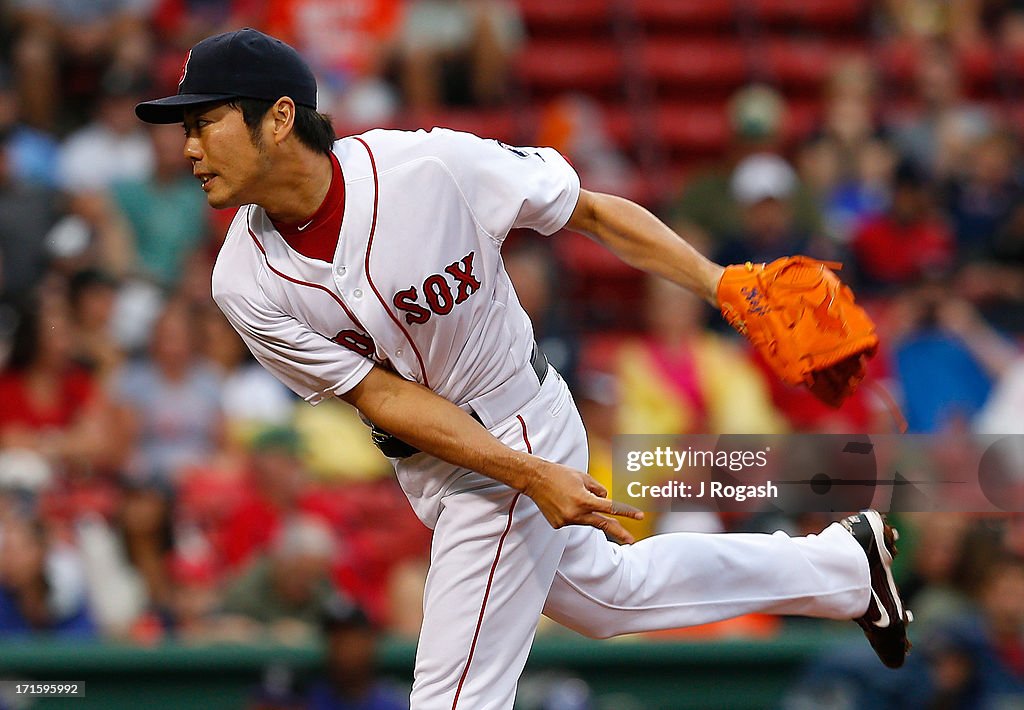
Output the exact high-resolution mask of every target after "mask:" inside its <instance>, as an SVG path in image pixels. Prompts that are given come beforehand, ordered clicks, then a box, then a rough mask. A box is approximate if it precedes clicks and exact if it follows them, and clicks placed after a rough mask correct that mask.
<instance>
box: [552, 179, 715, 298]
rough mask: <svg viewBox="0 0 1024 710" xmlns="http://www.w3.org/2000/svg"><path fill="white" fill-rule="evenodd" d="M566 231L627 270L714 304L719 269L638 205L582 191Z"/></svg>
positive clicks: (619, 198)
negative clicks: (607, 252)
mask: <svg viewBox="0 0 1024 710" xmlns="http://www.w3.org/2000/svg"><path fill="white" fill-rule="evenodd" d="M568 227H569V229H572V230H574V231H577V232H581V233H583V234H586V235H587V236H589V237H591V238H592V239H594V240H595V241H597V242H599V243H601V244H603V245H604V246H606V247H607V248H609V249H610V250H612V251H613V252H615V254H616V255H617V256H618V257H619V258H620V259H622V260H623V261H625V262H626V263H627V264H629V265H630V266H633V267H635V268H637V269H641V270H643V271H647V272H649V273H652V274H656V275H658V276H662V277H664V278H666V279H669V280H670V281H674V282H675V283H677V284H679V285H680V286H683V287H684V288H687V289H689V290H690V291H692V292H693V293H695V294H697V295H698V296H700V297H701V298H703V299H704V300H706V301H708V302H709V303H711V304H712V305H716V296H715V289H716V286H717V285H718V281H719V279H720V278H721V276H722V267H721V266H719V265H718V264H715V263H714V262H713V261H711V260H709V259H707V258H705V257H704V256H703V255H702V254H700V253H699V252H698V251H697V250H696V249H694V248H693V247H692V246H691V245H690V244H689V243H688V242H686V240H684V239H683V238H682V237H680V236H679V235H678V234H676V233H675V232H673V231H672V230H671V229H670V228H669V227H668V226H667V225H666V224H665V223H664V222H662V221H661V220H659V219H658V218H657V217H655V216H654V215H653V214H651V213H650V212H649V211H647V210H646V209H644V208H643V207H641V206H640V205H638V204H636V203H634V202H631V201H629V200H626V199H623V198H621V197H616V196H614V195H606V194H602V193H596V192H588V191H586V190H584V191H582V192H581V193H580V201H579V203H578V204H577V207H576V211H575V212H574V213H573V215H572V218H571V219H570V220H569V224H568Z"/></svg>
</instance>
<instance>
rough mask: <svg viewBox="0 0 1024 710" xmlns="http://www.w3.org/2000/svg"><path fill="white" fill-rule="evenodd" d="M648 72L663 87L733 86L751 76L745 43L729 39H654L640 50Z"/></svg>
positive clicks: (641, 58) (643, 67)
mask: <svg viewBox="0 0 1024 710" xmlns="http://www.w3.org/2000/svg"><path fill="white" fill-rule="evenodd" d="M640 61H641V67H642V69H643V71H644V73H645V74H646V75H647V76H648V77H649V78H651V79H653V80H654V82H655V83H656V84H657V85H659V86H660V87H666V88H677V89H678V88H690V89H692V88H719V89H723V90H729V89H732V88H735V87H737V86H739V85H740V84H742V83H743V82H745V81H746V80H747V78H748V74H749V72H748V66H747V56H746V52H745V50H744V48H743V45H742V44H740V43H739V42H737V41H729V40H709V39H697V40H683V39H680V40H664V39H650V40H648V41H647V42H645V43H644V44H643V46H642V47H641V50H640Z"/></svg>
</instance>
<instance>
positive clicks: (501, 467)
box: [343, 368, 544, 491]
mask: <svg viewBox="0 0 1024 710" xmlns="http://www.w3.org/2000/svg"><path fill="white" fill-rule="evenodd" d="M343 399H344V400H345V401H347V402H348V403H349V404H352V405H353V406H355V407H356V408H358V409H359V411H361V412H362V413H363V414H364V415H365V416H366V417H367V418H368V419H370V421H372V422H373V423H374V424H376V425H377V426H378V427H380V428H381V429H384V430H385V431H387V432H389V433H391V434H393V435H395V436H397V437H398V438H399V439H401V440H402V441H404V442H406V443H408V444H411V445H412V446H415V447H416V448H417V449H419V450H421V451H424V452H426V453H428V454H430V455H432V456H436V457H437V458H439V459H442V460H444V461H447V462H448V463H451V464H454V465H456V466H459V467H462V468H467V469H469V470H471V471H477V472H479V473H482V474H484V475H485V476H488V477H490V478H493V479H494V480H496V481H500V482H501V483H504V484H506V485H508V486H509V487H511V488H514V489H516V490H519V491H522V490H525V489H526V488H527V487H528V486H529V485H530V483H531V482H532V480H533V479H534V478H535V477H536V476H538V475H540V473H539V472H540V469H541V468H542V467H543V465H544V462H543V461H542V460H541V459H539V458H537V457H535V456H531V455H530V454H526V453H523V452H520V451H516V450H514V449H511V448H509V447H508V446H505V445H504V444H502V443H501V442H500V441H498V440H497V439H496V438H495V437H494V435H493V434H491V433H490V432H489V431H487V429H485V428H484V427H483V426H482V425H481V424H480V422H478V421H477V420H475V419H474V418H473V417H471V416H470V415H469V414H467V413H466V412H464V411H463V410H461V409H459V408H458V407H457V406H455V405H454V404H452V403H451V402H449V401H448V400H446V399H444V398H443V397H440V396H438V395H437V394H435V393H433V392H431V391H430V390H428V389H427V388H425V387H422V386H420V385H418V384H416V383H415V382H408V381H406V380H403V379H401V378H400V377H398V376H396V375H394V374H392V373H389V372H385V371H383V370H378V369H376V368H375V369H374V370H373V371H372V372H371V373H370V374H369V375H367V377H366V378H365V379H364V380H363V382H361V383H360V384H359V385H358V386H356V388H355V389H353V390H352V391H351V392H350V393H348V394H346V395H344V396H343Z"/></svg>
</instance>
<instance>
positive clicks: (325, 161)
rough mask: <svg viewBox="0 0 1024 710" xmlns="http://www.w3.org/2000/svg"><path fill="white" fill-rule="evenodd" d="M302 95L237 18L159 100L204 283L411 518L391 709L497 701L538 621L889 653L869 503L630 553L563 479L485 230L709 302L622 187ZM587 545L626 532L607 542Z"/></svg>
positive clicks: (709, 295) (281, 61) (538, 378)
mask: <svg viewBox="0 0 1024 710" xmlns="http://www.w3.org/2000/svg"><path fill="white" fill-rule="evenodd" d="M316 99H317V95H316V82H315V80H314V77H313V75H312V74H311V72H310V70H309V68H308V67H307V66H306V64H305V63H304V62H303V61H302V59H301V58H300V57H299V56H298V54H297V53H296V52H295V51H294V50H293V49H292V48H291V47H289V46H287V45H286V44H284V43H282V42H280V41H278V40H276V39H274V38H272V37H269V36H267V35H264V34H262V33H260V32H257V31H255V30H252V29H243V30H239V31H237V32H232V33H226V34H221V35H217V36H214V37H210V38H207V39H205V40H203V41H201V42H199V43H198V44H197V45H196V46H194V47H193V48H192V49H191V51H190V52H189V55H188V58H187V60H186V62H185V66H184V69H183V71H182V76H181V80H180V82H179V86H178V93H177V94H176V95H175V96H170V97H167V98H163V99H158V100H153V101H147V102H144V103H142V104H139V105H138V106H137V107H136V113H137V114H138V116H139V118H141V119H142V120H143V121H148V122H152V123H173V122H182V123H183V124H184V128H185V145H184V153H185V157H186V158H187V159H188V160H189V161H191V163H192V166H193V172H194V174H195V176H196V178H197V179H198V180H199V181H200V182H201V184H202V189H203V190H204V191H205V192H206V195H207V198H208V201H209V203H210V205H212V206H213V207H216V208H227V207H237V208H238V211H237V213H236V215H235V218H234V221H233V222H232V223H231V226H230V228H229V230H228V234H227V237H226V239H225V242H224V244H223V246H222V248H221V251H220V254H219V256H218V259H217V264H216V267H215V269H214V274H213V295H214V298H215V299H216V301H217V303H218V304H219V306H220V307H221V309H222V310H223V311H224V314H225V315H226V317H227V318H228V320H229V321H230V322H231V324H232V325H233V326H234V327H235V328H236V329H237V330H238V332H239V333H240V334H241V336H242V338H243V339H244V340H245V342H246V343H247V345H248V346H249V348H250V349H251V350H252V352H253V354H254V355H255V356H256V358H257V359H258V360H259V361H260V362H261V363H262V364H263V365H264V366H265V367H266V368H267V369H268V370H270V371H271V372H272V373H273V374H274V375H276V376H277V377H278V378H280V379H281V381H283V382H284V383H285V384H287V385H288V386H289V387H290V388H291V389H293V390H294V391H295V392H296V393H298V394H299V395H300V396H301V397H303V398H304V399H305V400H306V401H307V402H309V403H310V404H314V405H315V404H317V403H318V402H320V401H322V400H324V399H325V398H327V397H340V398H341V399H343V400H345V401H346V402H348V403H350V404H352V405H353V406H355V407H356V408H357V409H358V410H359V411H360V413H361V415H362V416H363V417H364V418H365V419H366V420H367V421H368V422H372V425H373V432H374V437H375V440H376V441H377V442H378V445H379V446H380V447H381V449H382V450H383V451H384V452H385V453H386V454H387V455H388V456H389V457H391V458H392V460H393V462H394V467H395V471H396V473H397V476H398V480H399V482H400V483H401V486H402V488H403V489H404V490H405V493H406V495H407V496H408V498H409V501H410V503H411V504H412V506H413V508H414V509H415V511H416V513H417V515H418V516H419V517H420V519H421V520H423V522H424V523H425V524H426V525H428V526H429V527H431V528H433V530H434V536H433V544H432V548H431V563H430V571H429V573H428V576H427V581H426V590H425V599H424V621H423V627H422V630H421V634H420V639H419V645H418V649H417V654H416V669H415V681H414V684H413V689H412V707H413V708H415V709H416V710H433V709H435V708H437V709H440V708H444V709H445V710H453V709H454V708H464V709H466V710H484V709H490V708H501V709H506V710H507V709H509V708H511V707H512V705H513V700H514V697H515V689H516V683H517V681H518V677H519V674H520V672H521V670H522V668H523V665H524V664H525V662H526V658H527V654H528V652H529V649H530V645H531V643H532V640H533V636H534V632H535V630H536V625H537V622H538V619H539V616H540V614H541V613H544V614H546V615H547V616H549V617H550V618H552V619H554V620H556V621H558V622H560V623H562V624H564V625H565V626H568V627H569V628H572V629H575V630H577V631H579V632H580V633H583V634H585V635H587V636H592V637H600V638H603V637H609V636H615V635H617V634H625V633H633V632H638V631H648V630H654V629H664V628H674V627H681V626H689V625H694V624H703V623H706V622H712V621H716V620H720V619H725V618H728V617H732V616H736V615H739V614H747V613H750V612H767V613H775V614H801V615H807V616H815V617H825V618H832V619H854V620H857V621H858V623H860V624H861V626H862V627H863V628H864V629H865V631H866V633H867V635H868V638H869V640H870V641H871V643H872V645H873V646H874V647H875V649H876V651H877V652H878V654H879V656H880V657H881V658H882V660H883V662H884V663H885V664H886V665H889V666H894V667H895V666H899V665H901V664H902V663H903V659H904V655H905V654H906V651H907V648H908V643H907V640H906V633H905V622H906V621H908V620H909V619H908V612H906V611H905V610H904V608H903V604H902V601H901V599H900V596H899V592H898V591H897V589H896V587H895V585H894V584H893V582H892V576H891V572H890V565H891V562H892V554H893V552H894V548H893V542H892V541H893V531H892V530H891V528H889V527H888V525H887V524H886V523H885V522H884V521H883V519H882V518H881V517H880V516H879V515H878V513H876V512H874V511H865V512H863V513H861V514H860V515H856V516H852V517H850V518H848V519H847V520H845V521H843V524H838V523H837V524H833V525H831V526H829V527H828V528H826V529H825V530H824V531H822V532H821V533H820V534H818V535H811V536H807V537H797V538H794V537H789V536H787V535H785V534H784V533H781V532H779V533H775V534H773V535H760V534H721V535H704V534H673V535H661V536H654V537H652V538H649V539H646V540H643V541H641V542H639V543H636V544H628V543H632V542H633V540H632V538H631V537H630V535H629V533H628V532H627V531H626V530H625V529H624V528H623V526H622V524H621V523H620V522H619V521H618V520H616V519H615V517H613V516H626V517H633V518H639V517H641V513H640V512H639V511H637V510H636V509H634V508H632V507H630V506H628V505H624V504H621V503H617V502H614V501H612V500H609V499H608V498H607V492H606V490H605V489H604V488H602V487H601V486H600V485H599V484H598V483H597V482H596V481H595V480H594V479H592V478H591V477H590V476H588V475H587V474H586V473H584V471H586V469H587V443H586V436H585V431H584V428H583V423H582V421H581V420H580V416H579V414H578V412H577V410H576V406H575V404H574V403H573V400H572V397H571V395H570V393H569V391H568V388H567V387H566V386H565V384H564V382H563V381H562V378H561V377H560V376H559V374H558V372H556V371H555V370H554V369H553V368H552V367H550V366H549V365H548V363H547V360H546V359H545V357H544V354H543V353H542V352H540V350H539V349H538V348H537V347H536V345H535V344H534V339H533V331H532V326H531V324H530V321H529V319H528V318H527V316H526V314H525V312H524V311H523V309H522V307H521V306H520V304H519V302H518V300H517V298H516V294H515V291H514V289H513V287H512V284H511V282H510V281H509V278H508V276H507V274H506V273H505V270H504V268H503V266H502V261H501V245H502V241H503V240H504V239H505V236H506V235H507V234H508V233H509V230H511V229H513V228H517V227H526V228H531V229H534V230H536V231H538V232H540V233H541V234H545V235H549V234H552V233H554V232H557V231H558V230H560V229H562V228H563V227H564V228H568V229H572V230H575V231H579V232H583V233H585V234H588V235H590V236H591V237H593V238H594V239H596V240H597V241H599V242H600V243H602V244H604V245H606V246H607V247H608V248H610V249H611V250H613V251H614V252H615V253H616V254H618V255H619V256H620V257H622V258H623V259H624V260H625V261H626V262H628V263H630V264H632V265H634V266H636V267H639V268H642V269H645V270H647V271H649V272H651V273H654V274H657V275H658V276H661V277H664V278H667V279H670V280H672V281H674V282H676V283H678V284H681V285H683V286H684V287H686V288H688V289H690V290H691V291H693V292H695V293H697V294H699V295H700V296H702V297H703V298H704V299H706V300H707V301H709V302H710V303H712V304H714V303H715V302H716V285H717V284H718V282H719V280H720V279H721V277H722V275H723V268H722V267H720V266H718V265H716V264H714V263H712V262H710V261H708V260H707V259H705V258H703V257H702V256H701V255H700V254H698V253H697V252H696V251H695V250H694V249H692V248H691V247H690V246H689V245H688V244H687V243H686V242H685V241H683V240H682V239H681V238H680V237H679V236H678V235H676V234H675V233H674V232H672V231H671V230H670V229H669V228H668V227H666V226H665V225H664V224H663V223H661V222H660V221H658V220H657V219H656V218H655V217H654V216H653V215H651V214H650V213H649V212H647V211H646V210H644V209H643V208H641V207H639V206H638V205H636V204H634V203H632V202H629V201H627V200H625V199H621V198H618V197H614V196H611V195H605V194H598V193H593V192H588V191H586V190H583V189H581V187H580V181H579V178H578V176H577V174H576V172H575V171H574V170H573V168H572V167H571V166H570V165H569V164H568V163H567V162H566V161H565V159H564V158H563V157H562V156H561V155H560V154H559V153H558V152H556V151H555V150H552V149H550V148H517V147H511V146H508V145H504V144H502V143H499V142H497V141H494V140H485V139H481V138H478V137H477V136H474V135H469V134H465V133H458V132H453V131H448V130H443V129H434V130H432V131H429V132H427V131H417V132H403V131H385V130H373V131H369V132H367V133H365V134H363V135H358V136H352V137H348V138H343V139H341V140H337V141H336V140H335V138H334V132H333V128H332V127H331V124H330V121H329V119H327V118H326V117H324V116H321V115H320V114H318V113H317V112H316ZM606 534H607V535H608V536H611V537H613V538H617V539H618V540H620V541H622V542H624V543H627V544H626V545H619V544H616V543H614V542H610V541H609V540H608V539H607V537H606Z"/></svg>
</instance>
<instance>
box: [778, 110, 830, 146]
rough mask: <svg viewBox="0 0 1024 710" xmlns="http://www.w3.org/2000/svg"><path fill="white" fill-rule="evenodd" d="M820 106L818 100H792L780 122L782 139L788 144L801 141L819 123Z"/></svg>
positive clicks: (820, 116) (812, 131) (820, 115)
mask: <svg viewBox="0 0 1024 710" xmlns="http://www.w3.org/2000/svg"><path fill="white" fill-rule="evenodd" d="M821 119H822V107H821V102H820V101H818V100H813V101H792V102H790V103H789V105H788V106H786V118H785V120H784V121H783V124H782V136H783V140H785V141H786V143H788V144H790V145H795V144H799V143H801V142H803V141H804V140H805V139H806V138H808V137H809V136H810V135H811V134H812V133H814V131H815V129H817V128H818V127H819V126H820V125H821Z"/></svg>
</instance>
